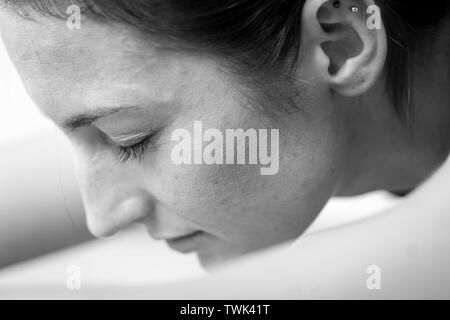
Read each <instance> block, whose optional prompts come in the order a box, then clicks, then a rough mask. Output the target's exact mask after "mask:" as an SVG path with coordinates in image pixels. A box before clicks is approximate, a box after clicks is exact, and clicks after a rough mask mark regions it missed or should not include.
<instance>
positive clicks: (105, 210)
mask: <svg viewBox="0 0 450 320" xmlns="http://www.w3.org/2000/svg"><path fill="white" fill-rule="evenodd" d="M153 208H154V203H153V200H152V198H151V197H150V195H147V194H146V193H145V192H139V193H136V194H133V195H130V196H127V197H125V198H124V199H123V200H121V201H120V202H119V203H118V204H113V205H112V207H108V206H105V207H101V206H97V207H91V208H87V209H86V211H87V213H86V214H87V224H88V228H89V230H90V232H91V233H92V234H93V235H94V236H95V237H98V238H106V237H109V236H112V235H114V234H116V233H117V232H118V231H120V230H121V229H123V228H125V227H127V226H128V225H130V224H131V223H133V222H137V221H138V220H141V219H144V218H145V217H147V216H149V215H150V214H151V213H152V211H153Z"/></svg>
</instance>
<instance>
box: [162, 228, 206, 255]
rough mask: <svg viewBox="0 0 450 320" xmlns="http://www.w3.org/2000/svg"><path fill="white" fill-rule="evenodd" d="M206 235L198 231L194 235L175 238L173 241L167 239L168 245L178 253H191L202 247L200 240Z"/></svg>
mask: <svg viewBox="0 0 450 320" xmlns="http://www.w3.org/2000/svg"><path fill="white" fill-rule="evenodd" d="M204 234H205V233H204V232H202V231H197V232H194V233H192V234H189V235H186V236H182V237H178V238H173V239H167V240H166V242H167V245H168V246H169V247H170V248H171V249H173V250H175V251H178V252H181V253H190V252H195V251H198V249H199V245H200V239H201V238H202V236H203V235H204Z"/></svg>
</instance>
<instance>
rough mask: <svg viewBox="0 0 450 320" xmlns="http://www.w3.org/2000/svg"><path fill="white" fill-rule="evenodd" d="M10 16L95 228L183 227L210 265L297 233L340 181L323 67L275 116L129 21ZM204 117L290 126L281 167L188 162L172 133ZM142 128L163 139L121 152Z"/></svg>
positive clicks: (20, 55) (35, 92)
mask: <svg viewBox="0 0 450 320" xmlns="http://www.w3.org/2000/svg"><path fill="white" fill-rule="evenodd" d="M0 21H1V23H0V27H1V30H2V37H3V40H4V42H5V44H6V47H7V49H8V51H9V53H10V56H11V58H12V60H13V61H14V63H15V64H16V66H17V68H18V71H19V73H20V75H21V77H22V79H23V81H24V83H25V86H26V88H27V90H28V92H29V93H30V95H31V96H32V98H33V99H34V101H35V103H36V104H37V105H38V107H39V108H40V109H41V110H42V112H43V113H44V114H45V115H47V116H48V117H49V118H51V119H52V120H53V121H54V122H55V123H56V124H57V125H58V126H60V127H61V128H62V129H63V130H64V132H65V133H66V134H67V136H68V137H69V139H70V141H71V142H72V143H73V146H74V151H75V155H76V164H77V169H78V178H79V184H80V189H81V192H82V195H83V200H84V203H85V208H86V214H87V221H88V225H89V228H90V230H91V231H92V233H93V234H94V235H97V236H100V237H103V236H108V235H111V234H113V233H115V232H117V231H118V230H120V229H121V228H123V227H125V226H127V225H128V224H130V223H133V222H142V223H144V224H145V225H146V227H147V228H148V230H149V233H150V235H151V236H153V237H154V238H157V239H165V240H168V239H172V240H169V245H170V246H171V247H172V248H174V249H176V250H178V251H182V252H191V251H195V252H196V253H198V255H199V258H200V261H201V262H202V263H203V264H204V265H208V264H210V263H215V262H220V261H223V260H227V259H229V258H233V257H236V256H239V255H241V254H243V253H246V252H250V251H253V250H257V249H260V248H263V247H266V246H269V245H273V244H277V243H280V242H283V241H287V240H291V239H294V238H296V237H298V236H299V235H300V234H301V233H302V232H303V231H304V230H305V228H306V227H307V226H308V225H309V224H310V223H311V221H312V220H313V219H314V218H315V217H316V215H317V214H318V212H319V211H320V209H321V208H322V207H323V205H324V204H325V202H326V201H327V200H328V198H329V197H330V195H331V193H332V192H333V188H334V187H335V185H336V172H338V171H339V163H340V162H341V161H342V159H341V154H342V152H341V150H342V144H343V143H342V140H343V139H342V134H341V130H340V129H341V128H342V125H341V123H342V119H341V117H340V116H339V114H338V113H337V111H336V110H335V108H332V106H331V104H330V101H329V98H328V96H327V95H326V94H322V93H323V92H322V89H321V87H320V86H319V85H316V84H315V83H314V79H313V80H312V81H311V83H310V85H304V86H303V87H302V88H301V90H300V91H301V92H303V93H304V94H302V97H301V98H299V101H298V108H299V111H298V112H295V113H291V114H289V115H288V114H286V115H281V116H279V117H278V118H277V119H276V120H274V119H273V118H271V117H269V116H266V115H264V114H263V113H262V112H261V111H260V110H257V108H254V107H253V106H250V104H249V103H248V101H247V100H246V99H245V98H244V97H245V95H243V94H241V91H240V90H239V87H238V86H237V85H236V83H237V81H235V79H233V76H232V75H230V74H229V73H227V72H225V70H224V69H223V68H222V67H221V66H220V64H219V63H218V61H216V60H215V59H214V58H211V57H208V58H206V57H204V56H201V55H196V54H195V53H189V54H187V53H182V52H173V51H169V50H163V49H161V48H158V47H157V45H156V44H155V43H153V42H152V41H151V40H150V39H149V38H146V37H144V36H142V35H138V33H137V32H135V31H132V30H131V29H130V28H128V27H125V26H118V25H113V24H108V25H105V24H98V23H95V22H92V21H84V20H83V21H82V24H81V29H80V30H76V29H75V30H70V29H69V28H67V27H66V23H65V21H62V20H58V19H55V18H49V17H46V18H44V17H40V16H38V15H37V16H36V22H35V21H29V20H25V19H23V18H20V17H18V16H16V15H15V14H13V13H9V12H5V11H3V12H0ZM300 69H301V68H300ZM299 77H302V71H300V72H299ZM271 107H272V108H273V109H276V108H277V107H279V106H277V105H276V103H274V105H272V106H271ZM194 121H201V122H202V125H203V130H204V131H205V130H206V129H208V128H214V129H218V130H219V131H220V132H223V134H224V136H225V130H226V129H239V128H242V129H244V130H247V129H255V130H259V129H269V132H270V129H279V136H280V137H279V170H278V172H277V173H276V174H274V175H261V171H260V165H251V164H240V165H237V164H235V165H233V164H228V165H219V164H213V165H207V164H196V165H189V164H183V165H177V164H176V163H174V161H173V157H172V156H171V155H172V150H173V148H174V147H175V146H176V145H177V142H175V141H171V137H172V133H173V132H174V131H176V130H178V129H187V130H188V131H189V132H190V133H192V136H193V135H194V132H193V130H194V129H193V128H194ZM68 126H72V128H69V127H68ZM153 131H154V132H155V134H154V135H153V137H152V138H151V139H148V137H147V136H148V135H149V133H150V132H153ZM142 139H145V140H150V141H151V144H153V145H154V146H151V147H149V148H148V150H146V151H145V147H141V148H137V149H136V148H135V149H134V151H132V154H131V157H130V158H129V159H128V160H127V159H126V158H127V156H126V153H125V154H120V152H121V150H122V153H123V152H124V150H123V149H121V147H129V146H131V145H135V144H136V143H139V142H141V141H142ZM129 150H131V149H129V148H128V151H129ZM140 151H145V152H144V154H143V155H142V156H138V157H137V158H135V157H134V156H133V152H136V153H138V152H140ZM193 233H196V236H191V237H186V238H180V239H177V240H174V238H179V237H182V236H186V235H191V234H193Z"/></svg>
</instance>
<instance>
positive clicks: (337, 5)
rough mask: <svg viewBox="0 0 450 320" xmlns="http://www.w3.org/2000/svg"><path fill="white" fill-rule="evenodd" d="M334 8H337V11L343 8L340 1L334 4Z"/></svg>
mask: <svg viewBox="0 0 450 320" xmlns="http://www.w3.org/2000/svg"><path fill="white" fill-rule="evenodd" d="M333 7H335V8H336V9H339V8H340V7H341V2H340V1H334V2H333Z"/></svg>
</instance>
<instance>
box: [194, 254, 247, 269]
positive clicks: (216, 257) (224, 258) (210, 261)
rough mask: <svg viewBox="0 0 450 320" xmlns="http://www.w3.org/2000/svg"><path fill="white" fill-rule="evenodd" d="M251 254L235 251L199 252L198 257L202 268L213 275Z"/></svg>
mask: <svg viewBox="0 0 450 320" xmlns="http://www.w3.org/2000/svg"><path fill="white" fill-rule="evenodd" d="M250 253H251V252H249V251H246V252H243V251H239V252H236V251H234V250H232V251H230V252H220V251H218V252H198V253H197V257H198V261H199V263H200V265H201V266H202V268H203V269H205V270H206V271H207V272H211V273H213V272H214V271H216V270H217V269H219V268H220V267H223V266H225V265H227V264H230V263H233V262H236V261H239V259H240V258H243V257H245V256H246V255H248V254H250Z"/></svg>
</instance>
